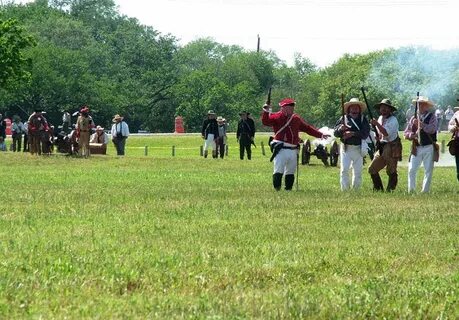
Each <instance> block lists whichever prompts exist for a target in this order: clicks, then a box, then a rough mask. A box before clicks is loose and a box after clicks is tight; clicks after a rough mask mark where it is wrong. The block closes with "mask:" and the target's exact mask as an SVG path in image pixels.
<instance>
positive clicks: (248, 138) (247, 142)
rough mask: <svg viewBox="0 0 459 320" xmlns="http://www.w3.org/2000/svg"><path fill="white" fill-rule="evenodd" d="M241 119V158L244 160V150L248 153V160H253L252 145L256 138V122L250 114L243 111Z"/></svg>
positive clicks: (238, 139) (239, 124)
mask: <svg viewBox="0 0 459 320" xmlns="http://www.w3.org/2000/svg"><path fill="white" fill-rule="evenodd" d="M239 115H240V116H241V119H240V120H239V122H238V125H237V133H236V137H237V141H238V142H239V157H240V158H241V160H243V159H244V150H245V151H246V152H247V159H248V160H251V159H252V149H251V146H252V143H253V138H254V137H255V122H254V121H253V119H252V118H250V117H249V116H250V112H247V111H242V112H241V113H239Z"/></svg>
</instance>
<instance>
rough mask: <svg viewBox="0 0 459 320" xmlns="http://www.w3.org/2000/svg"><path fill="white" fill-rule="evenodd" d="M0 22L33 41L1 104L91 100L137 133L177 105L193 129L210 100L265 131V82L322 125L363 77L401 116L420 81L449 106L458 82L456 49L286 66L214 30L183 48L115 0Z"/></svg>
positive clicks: (12, 11) (44, 9) (26, 10)
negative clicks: (218, 38)
mask: <svg viewBox="0 0 459 320" xmlns="http://www.w3.org/2000/svg"><path fill="white" fill-rule="evenodd" d="M11 19H13V20H11ZM0 20H1V21H0V22H2V23H5V22H10V21H17V25H19V26H21V27H22V28H23V29H24V32H25V33H26V35H27V36H29V35H30V36H31V37H32V39H33V41H32V42H33V43H31V45H29V46H27V47H26V48H24V49H23V53H24V56H25V60H26V61H27V62H28V63H25V64H23V69H24V70H25V72H24V74H22V75H21V76H20V77H17V78H15V79H14V81H10V83H8V85H6V84H4V83H3V82H0V111H3V113H5V112H7V113H8V115H10V116H12V115H13V114H19V115H20V116H21V117H23V118H25V117H26V116H27V114H29V113H30V112H31V111H32V110H34V109H37V108H41V109H43V110H45V111H46V112H47V114H48V118H49V119H50V120H51V121H52V122H54V123H57V124H58V123H60V121H61V115H62V111H63V110H69V111H71V112H72V111H76V110H77V109H78V108H79V107H80V106H82V105H88V106H89V107H90V109H91V112H92V114H93V117H94V119H95V121H96V123H98V124H101V125H103V126H107V125H109V123H110V120H111V118H112V116H113V115H114V114H115V113H119V114H123V115H125V117H126V118H127V120H128V121H129V124H130V126H131V128H132V129H133V131H135V130H139V129H142V130H148V131H151V132H172V131H173V129H174V117H175V116H176V115H181V116H182V117H183V118H184V121H185V127H186V130H187V131H188V132H196V131H199V129H200V126H201V124H202V120H203V118H204V116H205V114H206V113H207V111H208V110H214V111H215V112H216V113H217V114H218V115H222V116H224V117H225V118H227V119H229V120H230V129H233V130H234V128H235V125H236V122H237V121H236V120H237V119H238V113H239V112H240V111H241V110H247V111H249V112H251V113H252V114H254V115H255V117H254V118H256V119H255V120H256V121H258V123H257V124H258V126H257V127H258V129H262V127H261V125H260V122H259V119H258V114H259V113H260V109H261V105H262V104H263V102H264V100H265V99H266V93H267V91H268V88H269V87H273V101H274V102H275V101H278V100H279V99H280V98H281V97H285V96H290V97H294V98H295V99H296V100H297V102H298V108H297V112H298V113H300V114H302V115H303V116H304V117H305V118H306V119H307V120H308V121H310V122H311V123H314V124H316V125H318V126H322V125H329V126H330V125H333V124H334V122H335V120H336V118H337V117H338V116H339V114H340V112H341V110H340V103H341V101H340V97H341V93H344V94H345V96H346V99H349V98H351V97H353V96H357V97H360V98H361V99H362V97H361V92H360V87H361V86H365V87H367V89H368V90H367V96H368V98H369V99H370V103H371V104H373V103H376V102H378V101H380V100H381V99H382V98H386V97H388V98H390V99H391V100H392V102H393V103H394V104H395V105H397V106H398V107H399V109H400V112H399V113H398V117H399V118H400V121H401V122H402V123H403V122H404V116H403V112H404V110H406V108H407V107H408V106H409V104H410V101H411V99H412V98H413V97H414V96H415V95H416V92H417V91H420V92H421V94H423V95H426V96H429V97H430V98H431V99H432V100H434V101H435V102H436V103H438V104H440V105H442V106H446V105H448V104H454V103H455V101H456V94H457V89H456V88H458V85H459V71H458V70H459V68H458V64H459V51H458V50H444V51H434V50H430V49H428V48H425V47H409V48H401V49H396V50H395V49H384V50H381V51H377V52H371V53H369V54H365V55H344V56H343V57H341V58H340V59H339V60H338V61H336V62H335V63H334V64H332V65H331V66H329V67H326V68H318V67H317V66H315V65H313V64H312V63H311V62H310V60H309V59H307V58H305V57H302V56H301V55H298V54H297V55H295V59H294V64H293V66H288V65H287V64H286V63H285V62H283V61H281V60H280V59H279V58H278V57H277V56H276V54H275V53H274V52H266V51H261V52H259V53H257V52H255V51H247V50H244V49H243V48H241V47H238V46H228V45H222V44H220V43H217V42H215V41H213V40H211V39H200V40H197V41H194V42H191V43H189V44H187V45H185V46H183V47H181V46H180V45H179V44H178V41H177V39H176V38H174V36H173V35H164V34H161V33H160V32H159V31H158V30H155V29H154V28H153V27H149V26H144V25H141V24H140V23H139V22H138V21H137V20H136V19H133V18H130V17H127V16H123V15H121V14H120V13H119V12H118V11H117V7H116V5H115V3H114V1H113V0H49V1H47V0H36V1H35V2H34V3H30V4H27V5H15V4H6V5H3V6H2V7H1V8H0ZM25 75H28V76H25Z"/></svg>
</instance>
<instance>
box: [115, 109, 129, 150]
mask: <svg viewBox="0 0 459 320" xmlns="http://www.w3.org/2000/svg"><path fill="white" fill-rule="evenodd" d="M123 119H124V118H123V117H121V116H120V115H119V114H117V115H115V116H114V117H113V120H112V122H113V125H112V131H111V133H112V141H113V144H114V145H115V148H116V154H117V155H119V156H124V148H125V146H126V139H127V138H128V137H129V126H128V124H127V123H126V122H124V121H123Z"/></svg>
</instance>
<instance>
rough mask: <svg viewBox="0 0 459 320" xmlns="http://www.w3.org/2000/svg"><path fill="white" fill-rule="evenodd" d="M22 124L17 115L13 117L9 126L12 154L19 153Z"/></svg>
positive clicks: (22, 131)
mask: <svg viewBox="0 0 459 320" xmlns="http://www.w3.org/2000/svg"><path fill="white" fill-rule="evenodd" d="M24 131H25V128H24V124H23V123H22V121H21V118H20V117H19V116H18V115H14V116H13V124H12V125H11V138H12V139H13V152H16V151H17V152H20V151H21V144H22V134H23V133H24Z"/></svg>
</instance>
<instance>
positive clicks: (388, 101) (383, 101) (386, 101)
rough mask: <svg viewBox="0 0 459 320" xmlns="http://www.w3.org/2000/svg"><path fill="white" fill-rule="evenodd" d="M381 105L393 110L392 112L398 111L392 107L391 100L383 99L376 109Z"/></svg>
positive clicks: (376, 105)
mask: <svg viewBox="0 0 459 320" xmlns="http://www.w3.org/2000/svg"><path fill="white" fill-rule="evenodd" d="M381 105H385V106H388V107H389V108H391V109H392V112H395V111H397V108H396V107H394V106H393V105H392V102H391V101H390V100H389V99H382V100H381V102H380V103H378V104H375V108H378V109H379V107H380V106H381Z"/></svg>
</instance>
